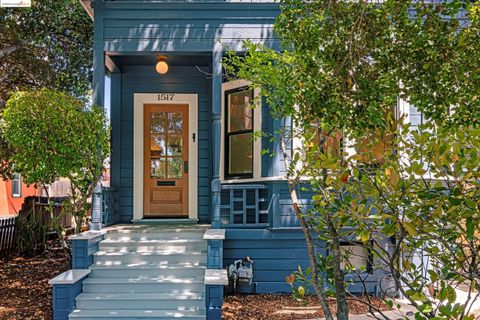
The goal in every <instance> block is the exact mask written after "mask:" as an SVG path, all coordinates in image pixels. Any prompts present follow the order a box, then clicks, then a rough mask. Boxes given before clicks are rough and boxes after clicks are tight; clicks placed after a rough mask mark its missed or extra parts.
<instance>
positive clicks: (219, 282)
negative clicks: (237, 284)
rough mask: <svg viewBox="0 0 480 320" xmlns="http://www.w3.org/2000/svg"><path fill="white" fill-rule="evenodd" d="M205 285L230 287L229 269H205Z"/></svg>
mask: <svg viewBox="0 0 480 320" xmlns="http://www.w3.org/2000/svg"><path fill="white" fill-rule="evenodd" d="M203 283H204V284H206V285H212V286H226V285H228V272H227V269H205V277H204V280H203Z"/></svg>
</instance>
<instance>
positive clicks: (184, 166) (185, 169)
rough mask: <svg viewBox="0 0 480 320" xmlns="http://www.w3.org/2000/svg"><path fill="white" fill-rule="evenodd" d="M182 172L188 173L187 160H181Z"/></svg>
mask: <svg viewBox="0 0 480 320" xmlns="http://www.w3.org/2000/svg"><path fill="white" fill-rule="evenodd" d="M183 173H185V174H186V173H188V161H183Z"/></svg>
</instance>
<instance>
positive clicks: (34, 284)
mask: <svg viewBox="0 0 480 320" xmlns="http://www.w3.org/2000/svg"><path fill="white" fill-rule="evenodd" d="M69 263H70V262H69V258H68V256H67V254H66V253H65V251H63V250H62V249H52V250H48V251H46V252H44V253H42V254H40V255H38V256H35V257H28V258H27V257H14V258H10V259H9V260H0V319H1V320H7V319H8V320H16V319H18V320H20V319H22V320H27V319H32V320H33V319H35V320H47V319H51V318H52V310H51V309H52V308H51V297H52V287H51V286H50V285H49V284H48V280H50V279H51V278H53V277H55V276H57V275H58V274H60V273H62V272H64V271H66V270H68V269H70V265H69Z"/></svg>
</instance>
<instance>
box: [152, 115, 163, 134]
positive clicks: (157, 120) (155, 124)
mask: <svg viewBox="0 0 480 320" xmlns="http://www.w3.org/2000/svg"><path fill="white" fill-rule="evenodd" d="M166 123H167V114H166V113H163V112H152V119H151V124H150V132H152V133H161V132H165V125H166Z"/></svg>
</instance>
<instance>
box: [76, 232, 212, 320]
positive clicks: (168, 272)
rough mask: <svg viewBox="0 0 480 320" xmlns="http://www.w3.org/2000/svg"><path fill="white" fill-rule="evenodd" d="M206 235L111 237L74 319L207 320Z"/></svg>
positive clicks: (121, 234)
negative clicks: (205, 280) (205, 279)
mask: <svg viewBox="0 0 480 320" xmlns="http://www.w3.org/2000/svg"><path fill="white" fill-rule="evenodd" d="M204 232H205V230H204V229H197V228H196V227H182V228H174V227H172V226H165V227H159V226H155V227H151V226H144V227H140V228H139V227H135V228H131V229H130V228H128V229H119V230H113V231H110V232H108V233H107V234H105V237H104V238H105V239H104V240H102V241H101V242H100V243H99V251H98V252H96V253H95V254H94V263H93V265H92V266H90V270H91V272H90V275H89V277H88V278H87V279H85V280H84V281H83V289H82V293H81V294H80V295H78V296H77V298H76V308H77V309H76V310H74V311H73V312H72V313H70V315H69V319H71V320H74V319H81V320H90V319H101V320H111V319H112V320H113V319H144V320H156V319H162V320H167V319H172V320H173V319H196V320H197V319H198V320H199V319H205V318H206V310H205V284H204V276H205V269H206V265H207V242H206V241H205V240H203V234H204Z"/></svg>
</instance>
